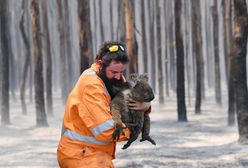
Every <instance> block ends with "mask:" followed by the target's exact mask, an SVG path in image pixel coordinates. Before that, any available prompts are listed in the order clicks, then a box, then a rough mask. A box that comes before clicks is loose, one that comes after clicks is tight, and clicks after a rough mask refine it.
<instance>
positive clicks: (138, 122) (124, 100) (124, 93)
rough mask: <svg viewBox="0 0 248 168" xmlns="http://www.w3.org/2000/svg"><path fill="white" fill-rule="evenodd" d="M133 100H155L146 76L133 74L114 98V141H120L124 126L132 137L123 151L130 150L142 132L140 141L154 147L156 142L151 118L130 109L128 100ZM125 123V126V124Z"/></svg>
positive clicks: (142, 112)
mask: <svg viewBox="0 0 248 168" xmlns="http://www.w3.org/2000/svg"><path fill="white" fill-rule="evenodd" d="M130 98H131V99H133V100H135V101H140V102H151V101H152V100H153V99H154V93H153V91H152V88H151V87H150V85H149V84H148V77H147V75H146V74H143V75H138V74H131V75H130V79H129V80H128V81H127V82H126V83H125V84H124V85H123V87H122V89H121V91H119V92H118V93H117V95H116V96H115V97H114V98H113V100H112V101H111V104H110V108H111V114H112V116H113V120H114V121H115V124H116V125H115V132H114V133H113V139H114V140H118V139H119V137H120V134H121V133H122V131H123V126H124V125H125V126H126V127H128V128H129V130H130V131H131V137H130V139H129V140H128V142H127V143H126V144H125V145H124V146H123V148H122V149H126V148H128V147H129V146H130V145H131V143H133V142H134V141H135V140H136V139H137V138H138V136H139V134H140V133H141V132H142V139H141V140H140V141H145V140H148V141H150V142H151V143H152V144H153V145H156V143H155V141H154V140H153V139H152V138H151V137H150V135H149V133H150V117H149V115H148V114H145V111H136V110H130V109H128V100H129V99H130ZM123 123H124V124H123Z"/></svg>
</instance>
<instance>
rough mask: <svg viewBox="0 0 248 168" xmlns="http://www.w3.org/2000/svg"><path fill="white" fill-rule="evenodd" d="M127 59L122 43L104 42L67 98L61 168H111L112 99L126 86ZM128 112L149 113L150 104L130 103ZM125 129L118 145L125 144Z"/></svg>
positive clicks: (60, 144)
mask: <svg viewBox="0 0 248 168" xmlns="http://www.w3.org/2000/svg"><path fill="white" fill-rule="evenodd" d="M127 63H128V56H127V54H126V51H125V47H124V45H123V43H120V42H105V43H104V44H103V45H102V46H101V48H100V50H99V52H98V53H97V56H96V59H95V62H94V63H93V64H92V65H91V67H90V68H89V69H87V70H85V71H84V72H83V73H82V74H81V76H80V78H79V80H78V81H77V83H76V84H75V87H74V88H73V89H72V91H71V93H70V94H69V96H68V99H67V103H66V108H65V113H64V118H63V126H62V131H61V139H60V142H59V145H58V149H57V159H58V163H59V166H60V167H61V168H84V167H85V168H86V167H87V168H108V167H110V168H113V167H114V166H113V163H112V160H113V159H114V158H115V149H116V141H114V140H113V138H112V134H113V132H114V130H115V123H114V121H113V119H112V116H111V114H110V101H111V98H113V97H114V96H115V94H116V93H117V92H118V91H119V90H118V89H116V88H118V86H120V85H121V84H122V83H123V82H125V78H124V76H123V72H124V71H125V69H126V64H127ZM129 108H132V109H135V110H149V109H150V103H144V102H143V103H142V102H133V101H131V102H129ZM129 136H130V131H129V130H128V128H126V129H124V131H123V134H122V135H121V136H120V138H119V140H118V141H125V140H128V138H129Z"/></svg>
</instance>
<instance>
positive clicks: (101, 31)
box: [99, 0, 105, 43]
mask: <svg viewBox="0 0 248 168" xmlns="http://www.w3.org/2000/svg"><path fill="white" fill-rule="evenodd" d="M102 8H103V7H102V0H99V24H100V37H101V40H100V43H103V42H104V40H105V36H104V27H103V20H102V19H103V18H102V17H103V13H102Z"/></svg>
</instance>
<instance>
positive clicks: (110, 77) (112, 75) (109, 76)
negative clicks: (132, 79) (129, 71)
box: [98, 61, 126, 98]
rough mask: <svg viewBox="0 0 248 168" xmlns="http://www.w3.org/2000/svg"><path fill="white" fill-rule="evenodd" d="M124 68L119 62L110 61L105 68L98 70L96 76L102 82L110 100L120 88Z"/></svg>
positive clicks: (122, 81)
mask: <svg viewBox="0 0 248 168" xmlns="http://www.w3.org/2000/svg"><path fill="white" fill-rule="evenodd" d="M125 69H126V66H125V64H123V63H121V62H116V61H112V62H111V63H110V64H109V65H108V66H107V67H104V68H102V69H101V70H100V72H99V74H98V76H99V77H100V78H101V79H102V80H103V82H104V84H105V86H106V88H107V90H108V92H109V94H110V96H111V98H113V97H114V96H115V95H116V94H117V93H118V92H119V91H120V90H121V88H122V86H123V83H124V82H125V81H124V79H123V72H124V71H125Z"/></svg>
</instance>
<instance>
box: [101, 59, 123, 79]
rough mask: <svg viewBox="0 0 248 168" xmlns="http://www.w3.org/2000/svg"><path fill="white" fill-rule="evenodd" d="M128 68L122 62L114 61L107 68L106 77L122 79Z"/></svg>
mask: <svg viewBox="0 0 248 168" xmlns="http://www.w3.org/2000/svg"><path fill="white" fill-rule="evenodd" d="M125 69H126V65H124V64H123V63H121V62H116V61H112V62H111V63H110V64H109V66H107V67H106V69H105V74H106V77H107V78H108V79H110V80H112V79H115V80H120V79H122V75H123V72H124V71H125Z"/></svg>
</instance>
